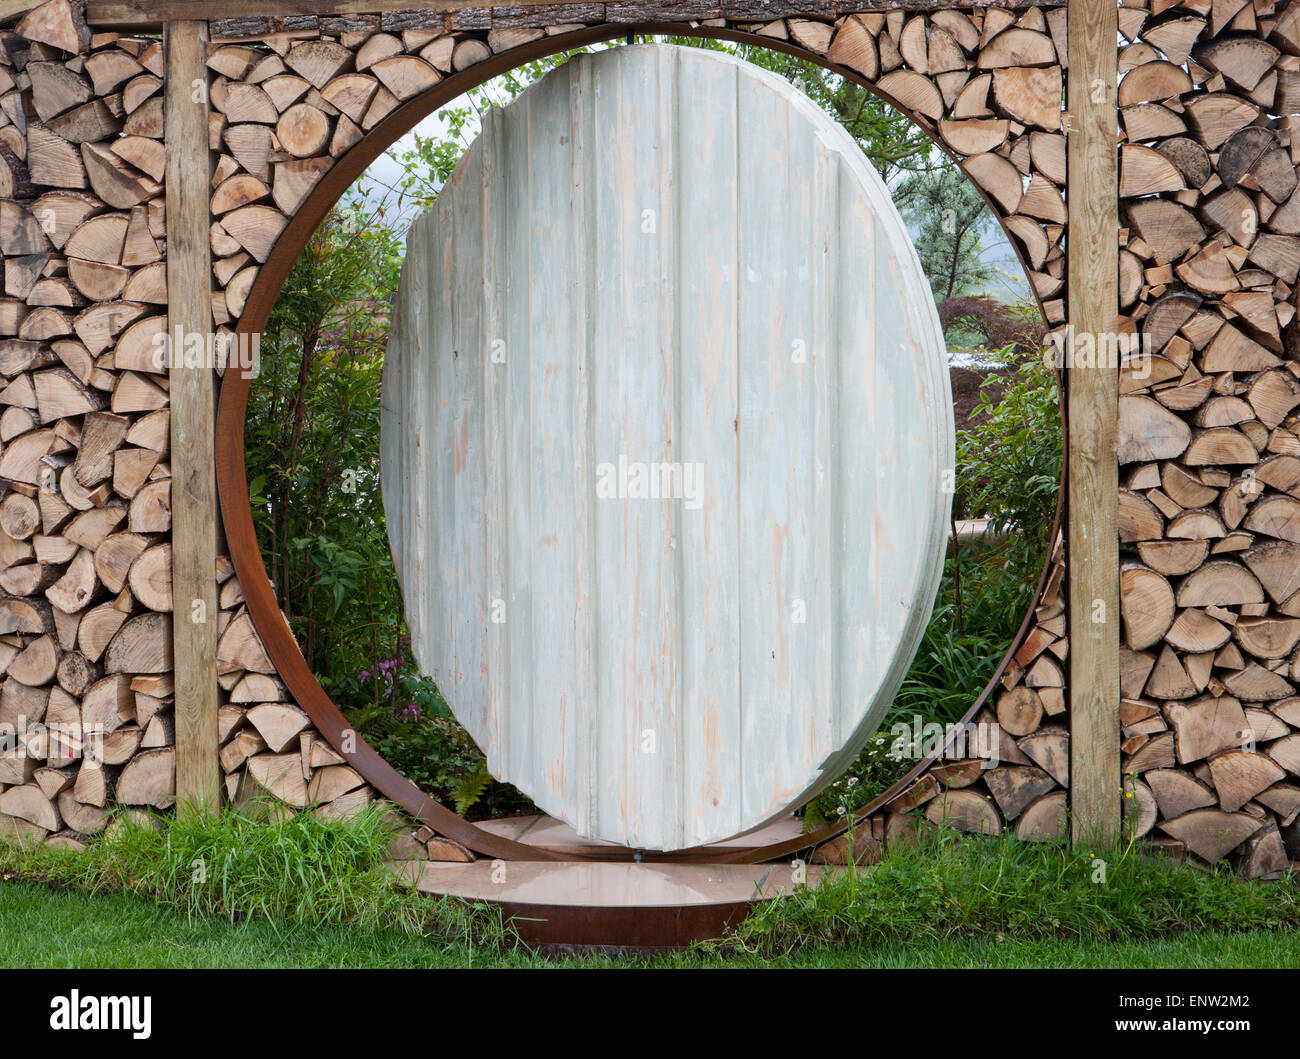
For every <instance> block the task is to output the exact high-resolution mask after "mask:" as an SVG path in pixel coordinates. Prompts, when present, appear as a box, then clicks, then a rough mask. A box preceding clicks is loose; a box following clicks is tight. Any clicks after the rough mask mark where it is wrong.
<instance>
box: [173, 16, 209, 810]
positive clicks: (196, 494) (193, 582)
mask: <svg viewBox="0 0 1300 1059" xmlns="http://www.w3.org/2000/svg"><path fill="white" fill-rule="evenodd" d="M165 41H166V50H167V95H166V100H165V113H166V127H165V135H166V143H167V172H166V181H167V323H168V333H169V334H170V335H172V336H175V335H176V334H177V331H178V329H179V330H180V331H182V332H183V333H184V334H185V335H190V334H198V335H202V336H204V338H205V340H206V338H207V336H208V335H209V334H210V332H211V331H212V327H213V321H212V302H211V293H210V290H211V275H212V261H211V250H210V246H209V242H208V211H207V209H206V208H205V207H206V203H207V201H208V193H209V190H210V183H211V167H212V161H211V156H210V153H209V150H208V111H209V104H208V98H207V92H206V86H207V70H206V66H205V62H204V60H205V49H206V47H207V24H206V23H205V22H198V21H191V22H173V23H169V24H168V26H167V27H166V34H165ZM196 82H197V83H198V85H201V86H202V89H203V90H201V91H196V89H197V87H198V85H196ZM205 347H206V348H209V349H210V348H212V347H211V345H210V344H207V343H206V341H205ZM173 351H174V352H175V353H177V354H179V352H180V351H179V349H176V348H175V345H173ZM172 361H173V362H172V365H171V367H170V369H169V372H170V376H171V469H172V598H173V600H174V601H175V602H174V606H175V612H174V613H173V615H172V619H173V621H172V642H173V649H174V652H175V657H176V673H175V679H176V796H177V803H178V805H180V806H182V807H183V808H185V809H186V810H189V811H216V809H217V808H218V807H219V806H220V775H221V773H220V770H219V768H218V763H217V751H218V740H217V586H216V561H217V550H216V547H217V546H216V524H217V494H216V460H215V455H214V451H215V437H214V431H215V413H214V409H213V393H214V381H213V379H214V372H213V367H212V365H209V364H206V363H201V364H199V365H198V366H190V367H186V366H184V363H183V361H182V358H180V357H179V355H177V356H174V357H173V358H172Z"/></svg>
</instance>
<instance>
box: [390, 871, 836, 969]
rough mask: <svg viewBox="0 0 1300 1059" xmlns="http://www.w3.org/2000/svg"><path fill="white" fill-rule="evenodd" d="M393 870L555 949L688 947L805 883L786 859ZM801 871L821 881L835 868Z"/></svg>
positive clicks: (528, 941)
mask: <svg viewBox="0 0 1300 1059" xmlns="http://www.w3.org/2000/svg"><path fill="white" fill-rule="evenodd" d="M394 870H395V871H396V872H397V873H398V876H399V878H400V879H401V880H402V881H403V882H405V883H407V884H408V885H414V886H415V887H416V888H417V889H419V890H420V892H421V893H427V894H430V895H432V896H450V897H459V898H462V899H463V900H466V901H473V902H480V901H481V902H487V903H490V904H493V905H496V906H498V907H500V909H501V911H502V913H503V915H504V917H505V918H506V920H507V921H509V922H510V923H511V925H512V926H513V928H514V930H515V931H516V932H517V933H518V935H519V937H520V939H521V940H522V941H523V942H524V943H525V944H527V945H531V946H534V947H538V948H543V949H547V950H551V951H564V950H568V949H593V948H595V949H620V950H637V951H655V950H662V949H675V948H683V947H685V946H688V945H690V944H691V943H692V942H695V941H702V940H705V939H710V938H718V937H721V936H722V935H723V934H724V933H726V931H727V930H728V929H730V928H731V927H734V926H736V925H737V924H738V923H740V921H741V920H742V919H744V918H745V916H746V915H747V914H748V913H749V910H750V908H751V906H752V905H753V904H755V903H756V902H761V901H770V900H776V899H779V898H780V897H781V896H782V895H786V894H789V893H791V892H793V890H794V889H795V888H796V885H801V884H802V883H798V884H797V883H796V878H795V869H794V868H793V867H792V866H791V865H786V864H664V863H654V864H651V863H625V862H621V863H615V862H591V861H510V862H506V861H487V860H478V861H474V862H473V863H470V864H442V863H431V862H428V861H409V862H402V863H401V864H398V865H394ZM800 870H801V871H802V872H804V873H806V885H808V886H816V885H817V884H818V883H819V882H820V881H821V880H822V879H823V878H825V876H826V873H827V871H828V870H829V869H826V868H823V867H817V866H809V867H807V868H804V869H800Z"/></svg>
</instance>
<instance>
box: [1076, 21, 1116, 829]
mask: <svg viewBox="0 0 1300 1059" xmlns="http://www.w3.org/2000/svg"><path fill="white" fill-rule="evenodd" d="M1116 2H1117V0H1070V3H1069V5H1068V15H1067V19H1068V21H1067V32H1068V37H1069V45H1068V52H1069V71H1068V76H1067V82H1066V84H1067V88H1066V91H1067V99H1068V102H1069V116H1070V121H1069V136H1068V140H1067V150H1068V155H1067V158H1068V165H1067V174H1068V177H1067V186H1066V199H1067V204H1068V208H1069V216H1070V230H1069V243H1068V246H1067V253H1068V269H1069V271H1068V275H1069V324H1070V329H1069V332H1068V335H1067V343H1066V346H1065V349H1066V351H1067V354H1068V352H1070V351H1072V350H1074V349H1075V348H1077V347H1076V344H1075V341H1074V339H1075V336H1083V337H1084V338H1085V339H1086V338H1087V337H1089V336H1090V337H1091V338H1092V340H1093V343H1094V344H1093V347H1092V348H1093V349H1095V350H1096V356H1095V357H1094V358H1091V359H1092V363H1088V364H1085V365H1083V366H1079V367H1076V366H1074V364H1073V362H1072V360H1070V359H1067V360H1066V361H1065V363H1066V365H1067V378H1066V390H1067V395H1068V407H1067V421H1068V424H1069V426H1068V436H1069V473H1068V480H1069V493H1068V504H1069V521H1068V526H1067V536H1066V548H1067V561H1068V566H1067V575H1066V578H1067V580H1066V584H1067V586H1068V591H1069V600H1070V713H1069V717H1070V814H1071V823H1070V834H1071V839H1072V841H1073V842H1074V844H1075V845H1076V846H1078V845H1080V844H1084V843H1091V842H1096V843H1100V844H1104V843H1106V842H1108V841H1111V840H1114V839H1116V838H1117V837H1118V835H1119V829H1120V805H1121V798H1120V786H1121V776H1120V753H1119V530H1118V514H1117V508H1118V503H1119V475H1118V468H1117V465H1116V463H1115V430H1116V419H1117V401H1118V392H1119V368H1118V365H1116V364H1111V363H1108V362H1107V360H1106V359H1105V358H1104V357H1103V356H1102V353H1101V351H1102V350H1103V349H1113V348H1115V343H1114V342H1113V341H1112V342H1103V341H1102V339H1103V337H1104V336H1113V335H1114V333H1115V330H1116V326H1117V316H1118V313H1119V293H1118V273H1117V268H1118V266H1117V261H1118V257H1119V236H1118V231H1119V183H1118V164H1117V161H1116V134H1117V126H1116V114H1117V110H1116V95H1115V82H1116V65H1117V50H1116V34H1117V32H1118V11H1117V7H1116Z"/></svg>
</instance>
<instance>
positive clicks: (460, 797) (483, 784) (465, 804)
mask: <svg viewBox="0 0 1300 1059" xmlns="http://www.w3.org/2000/svg"><path fill="white" fill-rule="evenodd" d="M490 783H492V774H491V773H490V772H488V770H487V762H486V761H483V762H480V763H479V766H478V768H476V769H475V770H474V771H473V772H471V773H469V774H468V775H465V776H462V777H461V778H460V779H458V780H457V781H456V782H455V784H453V785H452V788H451V796H452V799H453V801H454V802H455V805H456V812H458V813H459V814H460V815H461V816H464V815H465V814H466V813H467V812H469V810H470V806H472V805H474V804H476V803H477V802H478V801H479V799H481V798H482V797H483V795H484V793H485V792H486V791H487V789H488V785H489V784H490Z"/></svg>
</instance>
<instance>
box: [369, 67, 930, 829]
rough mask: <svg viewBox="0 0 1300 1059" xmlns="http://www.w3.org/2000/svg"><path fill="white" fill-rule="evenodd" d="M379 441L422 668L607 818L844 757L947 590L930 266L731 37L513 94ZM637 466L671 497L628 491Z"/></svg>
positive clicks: (543, 792) (799, 775)
mask: <svg viewBox="0 0 1300 1059" xmlns="http://www.w3.org/2000/svg"><path fill="white" fill-rule="evenodd" d="M525 160H526V165H525ZM575 189H576V190H575ZM382 449H383V481H384V502H385V508H386V510H387V512H388V525H389V534H390V539H391V541H392V545H393V553H394V558H395V561H396V563H397V567H398V570H399V575H400V578H401V582H402V589H403V595H404V598H405V599H406V601H407V617H408V622H409V623H410V625H411V630H412V637H413V645H414V648H415V650H416V654H417V658H418V659H419V660H420V661H421V664H422V666H423V667H424V668H425V669H426V671H428V672H430V673H431V674H432V675H433V676H434V677H435V678H436V679H437V680H438V681H439V683H440V686H441V687H442V690H443V692H444V694H445V695H446V696H447V699H448V701H449V702H450V703H451V704H452V706H453V709H454V710H455V711H456V713H457V716H458V717H459V718H460V719H461V721H462V722H463V723H464V724H465V725H466V727H467V728H468V729H469V730H470V732H471V733H472V734H473V735H474V736H475V738H476V739H477V740H478V741H479V743H480V745H481V746H482V747H483V748H484V751H485V753H486V754H487V757H488V763H489V767H490V768H491V769H492V770H493V773H494V775H496V776H498V777H499V778H502V779H508V780H510V781H511V782H514V783H516V784H517V785H519V786H520V787H521V788H522V789H524V790H526V791H527V792H528V793H529V794H530V795H531V796H532V797H534V799H535V800H537V802H538V804H539V805H541V806H542V807H543V808H545V809H546V810H547V811H548V812H550V813H552V814H554V815H556V816H559V817H561V818H563V819H565V820H566V821H568V822H569V823H571V824H572V825H573V826H574V827H575V828H576V829H577V830H578V831H579V832H580V833H582V834H584V835H593V836H596V837H600V838H605V839H610V840H613V841H618V842H622V843H626V844H629V845H632V846H635V847H639V848H646V849H674V848H682V847H686V846H690V845H696V844H701V843H704V842H708V841H712V840H716V839H720V838H725V837H728V836H730V835H733V834H736V833H738V832H740V831H743V830H746V829H748V828H751V827H753V826H756V825H758V824H760V823H762V822H764V821H765V820H767V819H770V818H771V817H773V816H775V815H776V814H778V813H780V812H782V811H784V810H786V809H788V808H789V806H791V805H792V804H794V803H796V802H797V801H799V800H800V799H801V798H803V797H806V796H807V795H809V794H811V793H812V792H813V791H814V790H816V789H817V788H818V787H819V785H820V784H822V783H824V782H826V781H829V780H830V779H832V778H834V776H835V775H837V774H838V773H837V770H838V769H839V768H840V767H841V766H843V765H844V764H847V762H848V761H849V760H851V758H852V756H853V755H855V754H856V753H857V751H858V749H860V747H861V745H862V743H863V741H865V739H866V738H867V737H868V736H869V735H870V734H871V732H872V731H873V730H874V726H875V724H876V723H878V721H879V718H880V715H881V712H882V711H883V710H884V709H885V708H886V707H887V705H888V703H889V701H890V700H891V699H892V695H893V692H894V690H895V689H896V688H897V685H898V682H899V681H901V679H902V676H903V674H904V672H905V671H906V668H907V665H908V663H909V662H910V660H911V657H912V653H913V651H914V649H915V646H916V643H917V640H918V637H919V635H920V632H921V630H922V629H923V628H924V624H925V621H926V618H927V617H928V614H929V611H930V608H931V605H932V602H933V597H934V592H935V589H936V588H937V584H938V574H939V570H940V565H941V561H942V554H943V549H944V546H945V542H946V512H947V509H948V499H949V497H948V495H947V494H946V493H945V492H944V491H943V488H942V486H943V475H944V473H945V472H946V471H948V470H949V469H950V468H951V466H952V460H953V455H952V405H951V398H950V395H949V392H948V384H947V372H946V367H945V360H944V345H943V340H942V335H941V332H940V329H939V326H938V321H937V316H936V314H935V310H934V305H933V300H932V298H931V295H930V293H929V287H928V284H927V283H926V282H925V279H924V276H923V274H922V272H921V270H920V267H919V264H918V262H917V260H916V257H915V252H914V250H913V249H912V247H911V244H910V242H909V241H908V239H907V237H906V233H905V231H904V229H903V225H902V222H901V221H900V220H899V218H898V217H897V215H896V213H895V212H894V210H893V206H892V204H891V202H890V200H889V195H888V192H887V190H886V189H885V187H884V185H883V184H882V183H881V181H880V179H879V177H878V176H877V175H876V174H875V173H874V171H873V170H871V169H870V168H869V166H868V165H867V163H866V161H865V159H864V158H863V157H862V155H861V153H860V151H859V150H858V149H857V147H856V145H854V144H853V143H852V141H851V140H850V139H849V138H848V137H847V135H846V134H845V133H844V132H843V131H842V130H841V129H840V128H839V127H838V126H836V125H835V124H833V123H832V122H831V121H830V120H829V119H827V118H826V117H825V115H823V114H822V113H821V112H820V111H819V110H817V109H816V108H815V106H814V105H813V104H812V103H811V102H810V101H808V100H807V99H806V98H805V97H803V96H801V95H798V94H797V93H795V92H794V91H793V90H792V89H791V88H790V86H789V85H788V84H787V83H785V82H783V81H779V80H777V79H776V78H774V77H772V76H771V75H768V74H766V73H762V72H760V71H755V70H754V68H752V67H748V66H745V65H743V64H741V63H739V62H737V61H736V60H734V59H732V58H730V57H725V56H720V55H717V54H716V53H710V52H706V51H702V50H697V49H682V48H672V47H666V46H649V47H637V48H622V49H618V50H617V51H616V52H606V53H598V54H597V55H595V56H591V57H583V58H581V59H580V60H578V61H575V62H573V63H571V64H569V65H568V66H566V67H564V68H562V69H561V70H559V71H556V72H555V73H553V74H551V75H548V77H547V78H546V79H545V80H544V81H542V82H541V83H539V84H538V85H536V86H534V87H532V88H530V89H529V90H528V92H527V93H525V94H524V95H523V96H522V97H521V98H520V100H518V101H517V102H516V103H515V104H512V105H511V106H510V107H507V108H505V109H504V110H501V111H493V112H491V114H490V115H489V118H488V120H487V123H486V125H485V129H484V133H483V135H482V137H481V138H480V139H479V140H478V141H477V142H476V144H475V145H474V147H473V148H472V149H471V150H470V152H469V154H468V155H467V157H466V159H465V161H464V162H463V163H462V164H461V165H460V167H459V168H458V169H457V171H456V173H455V174H454V175H453V177H452V179H451V180H450V181H449V182H448V185H447V187H446V188H445V189H444V191H443V193H442V195H441V197H440V198H439V200H438V202H437V203H436V204H435V206H434V207H433V209H432V210H431V211H430V212H429V213H427V214H425V215H424V216H423V217H421V218H419V219H418V220H417V221H416V224H415V226H414V228H413V230H412V234H411V237H410V240H409V244H408V257H407V263H406V267H405V273H404V277H403V281H402V285H401V291H400V294H399V300H398V304H397V308H396V314H395V328H394V333H393V336H392V338H391V340H390V348H389V360H388V362H387V364H386V368H385V382H384V425H383V438H382ZM633 465H639V466H640V467H641V468H644V469H646V470H647V471H649V472H650V473H651V474H652V475H653V474H654V473H655V469H656V467H657V466H668V467H669V468H671V470H670V472H669V473H670V474H671V475H674V477H672V478H671V483H670V484H671V485H672V488H671V489H670V490H669V491H668V493H669V494H670V495H660V496H657V497H656V496H653V495H652V496H651V497H649V498H644V499H643V498H638V497H637V496H636V494H635V492H634V490H629V492H628V494H626V495H624V494H620V495H619V496H616V497H610V496H608V495H607V493H606V491H605V487H606V485H607V484H610V483H615V484H617V483H620V482H621V481H622V475H623V467H624V466H627V467H628V468H629V472H630V469H631V468H632V467H633ZM688 475H699V477H697V478H692V477H687V476H688ZM697 489H698V491H697Z"/></svg>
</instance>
